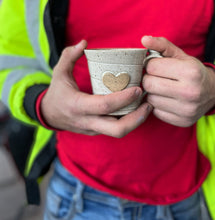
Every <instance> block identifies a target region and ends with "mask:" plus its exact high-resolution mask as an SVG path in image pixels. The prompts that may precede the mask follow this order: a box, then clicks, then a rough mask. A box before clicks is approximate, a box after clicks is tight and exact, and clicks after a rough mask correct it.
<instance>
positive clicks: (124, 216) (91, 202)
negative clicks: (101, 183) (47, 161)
mask: <svg viewBox="0 0 215 220" xmlns="http://www.w3.org/2000/svg"><path fill="white" fill-rule="evenodd" d="M201 219H202V218H201V207H200V194H199V193H195V194H194V195H193V196H191V197H190V198H188V199H186V200H184V201H181V202H179V203H176V204H173V205H169V206H152V205H147V204H143V203H138V202H133V201H128V200H124V199H120V198H117V197H114V196H112V195H110V194H108V193H105V192H101V191H98V190H95V189H93V188H92V187H89V186H86V185H85V184H83V183H82V182H81V181H79V180H78V179H76V178H75V177H74V176H72V175H71V174H70V173H69V172H68V171H67V170H65V169H64V168H63V167H62V165H61V164H60V162H59V161H58V160H57V161H56V163H55V171H54V174H53V176H52V178H51V181H50V184H49V187H48V190H47V201H46V208H45V213H44V220H201ZM203 220H205V219H203Z"/></svg>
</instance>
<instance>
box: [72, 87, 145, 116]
mask: <svg viewBox="0 0 215 220" xmlns="http://www.w3.org/2000/svg"><path fill="white" fill-rule="evenodd" d="M77 95H78V96H79V97H78V98H76V108H77V110H78V111H79V112H82V114H85V115H87V114H91V115H107V114H109V113H112V112H114V111H117V110H119V109H121V108H123V107H125V106H127V105H129V104H131V103H132V102H134V101H135V100H137V99H140V98H141V96H142V89H141V88H140V87H131V88H128V89H124V90H122V91H119V92H114V93H111V94H109V95H88V94H86V93H79V94H77Z"/></svg>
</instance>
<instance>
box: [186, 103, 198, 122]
mask: <svg viewBox="0 0 215 220" xmlns="http://www.w3.org/2000/svg"><path fill="white" fill-rule="evenodd" d="M197 112H198V107H197V105H194V104H190V105H188V106H187V107H186V108H185V110H184V116H185V117H186V118H190V119H193V118H194V117H195V116H196V114H197Z"/></svg>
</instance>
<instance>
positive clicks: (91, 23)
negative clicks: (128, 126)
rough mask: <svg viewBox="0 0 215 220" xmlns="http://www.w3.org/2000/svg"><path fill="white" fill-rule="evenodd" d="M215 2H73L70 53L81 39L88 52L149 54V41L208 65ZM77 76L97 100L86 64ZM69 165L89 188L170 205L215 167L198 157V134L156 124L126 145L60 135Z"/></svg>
mask: <svg viewBox="0 0 215 220" xmlns="http://www.w3.org/2000/svg"><path fill="white" fill-rule="evenodd" d="M213 7H214V5H213V0H207V1H205V0H198V3H197V1H196V0H171V1H166V0H157V1H155V2H153V1H152V0H144V1H137V0H115V1H97V0H71V1H70V6H69V9H68V10H69V13H68V18H67V24H66V25H67V33H66V37H67V39H66V46H68V45H74V44H76V43H77V42H79V41H80V40H81V39H86V40H87V41H88V48H104V47H106V48H107V47H135V48H136V47H142V45H141V42H140V39H141V37H142V36H144V35H152V36H163V37H166V38H167V39H169V40H170V41H171V42H173V43H174V44H176V45H177V46H179V47H180V48H182V49H183V50H184V51H185V52H186V53H188V54H190V55H192V56H195V57H197V58H199V59H203V55H204V46H205V42H206V34H207V31H208V28H209V25H210V22H211V19H212V15H213ZM74 76H75V79H76V81H77V84H78V86H79V88H80V90H82V91H84V92H87V93H91V85H90V78H89V72H88V67H87V62H86V58H85V57H84V56H83V57H81V58H80V60H78V62H77V63H76V66H75V69H74ZM57 138H58V144H57V149H58V155H59V158H60V160H61V162H62V164H63V165H64V166H65V167H66V168H67V169H68V170H69V171H70V172H71V173H72V174H73V175H75V176H76V177H78V178H79V179H80V180H82V181H83V182H84V183H86V184H87V185H90V186H92V187H94V188H96V189H99V190H102V191H105V192H108V193H111V194H113V195H116V196H119V197H121V198H125V199H130V200H134V201H139V202H144V203H149V204H169V203H173V202H177V201H180V200H182V199H185V198H186V197H188V196H190V195H191V194H193V193H194V192H195V191H196V190H197V189H198V188H199V187H200V186H201V184H202V182H203V181H204V179H205V178H206V176H207V174H208V172H209V170H210V164H209V162H208V160H207V159H206V158H205V157H204V156H203V155H202V154H201V153H200V152H199V150H198V146H197V140H196V126H191V127H188V128H180V127H176V126H173V125H169V124H167V123H164V122H162V121H160V120H159V119H157V118H155V117H154V116H153V115H152V114H151V115H150V117H149V118H148V119H147V121H146V122H145V123H143V124H142V125H141V126H139V127H138V128H137V129H136V130H134V131H132V132H131V133H130V134H128V135H127V136H126V137H124V138H121V139H116V138H113V137H108V136H105V135H98V136H86V135H81V134H75V133H71V132H67V131H59V132H58V133H57Z"/></svg>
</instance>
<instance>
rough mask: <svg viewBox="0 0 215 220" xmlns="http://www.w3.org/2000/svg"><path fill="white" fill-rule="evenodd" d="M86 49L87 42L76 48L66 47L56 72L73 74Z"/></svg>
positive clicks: (81, 42) (75, 46)
mask: <svg viewBox="0 0 215 220" xmlns="http://www.w3.org/2000/svg"><path fill="white" fill-rule="evenodd" d="M86 47H87V42H86V41H85V40H82V41H80V42H79V43H78V44H76V45H74V46H71V47H66V48H65V49H64V50H63V52H62V54H61V57H60V59H59V61H58V63H57V65H56V67H55V72H61V73H62V72H65V73H71V72H72V70H73V67H74V65H75V62H76V61H77V60H78V59H79V58H80V57H81V56H82V55H83V53H84V49H85V48H86Z"/></svg>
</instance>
